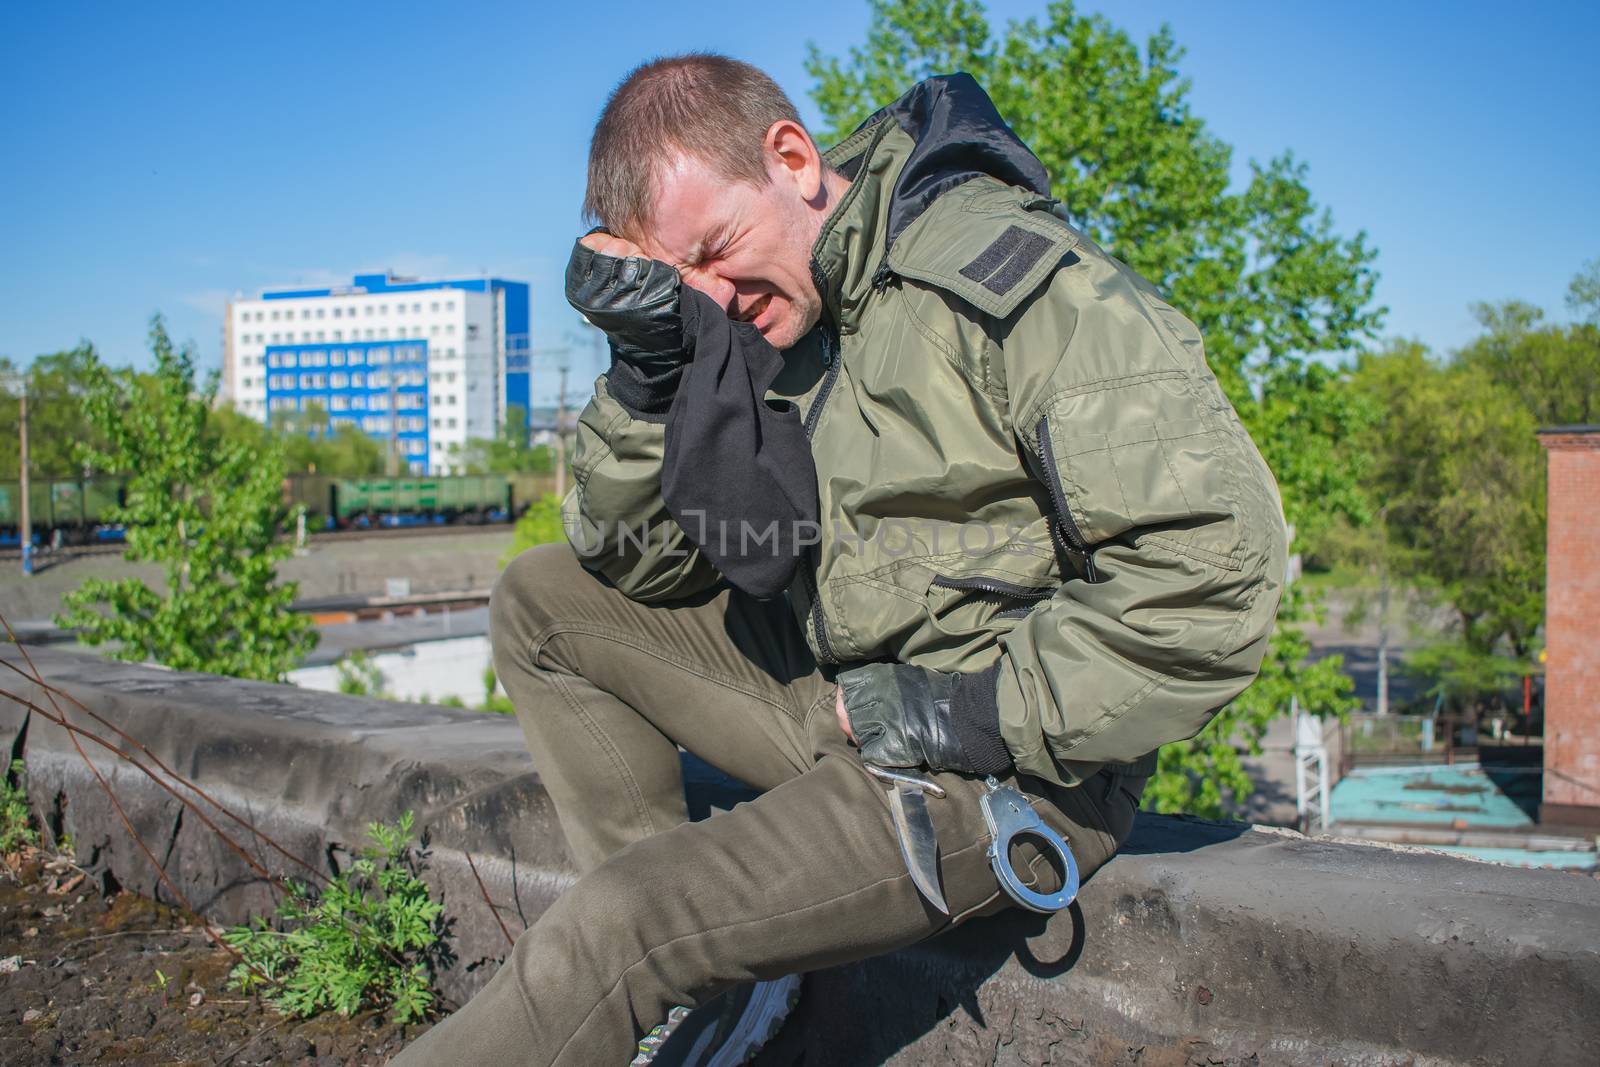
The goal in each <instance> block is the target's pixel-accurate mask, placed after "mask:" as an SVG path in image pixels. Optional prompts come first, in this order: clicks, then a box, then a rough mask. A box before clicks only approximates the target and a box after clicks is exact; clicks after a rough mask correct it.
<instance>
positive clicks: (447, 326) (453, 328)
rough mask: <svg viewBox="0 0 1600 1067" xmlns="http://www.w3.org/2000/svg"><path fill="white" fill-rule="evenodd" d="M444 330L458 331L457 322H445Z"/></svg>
mask: <svg viewBox="0 0 1600 1067" xmlns="http://www.w3.org/2000/svg"><path fill="white" fill-rule="evenodd" d="M444 332H445V333H455V332H456V324H455V323H453V322H447V323H445V327H444Z"/></svg>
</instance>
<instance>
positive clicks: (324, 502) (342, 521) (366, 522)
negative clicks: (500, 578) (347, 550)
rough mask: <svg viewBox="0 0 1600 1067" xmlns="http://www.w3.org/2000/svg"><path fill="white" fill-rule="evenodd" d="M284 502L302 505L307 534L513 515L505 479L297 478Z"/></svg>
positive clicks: (513, 499)
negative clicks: (288, 497) (315, 531)
mask: <svg viewBox="0 0 1600 1067" xmlns="http://www.w3.org/2000/svg"><path fill="white" fill-rule="evenodd" d="M290 499H291V500H292V501H293V502H294V503H298V504H303V505H304V506H305V509H306V513H307V517H308V520H309V524H310V525H311V527H312V528H313V529H318V528H321V529H367V528H370V527H374V526H427V525H443V524H446V523H458V522H459V523H473V524H475V523H486V522H509V521H510V520H511V518H512V517H513V516H514V515H516V514H517V511H518V501H517V500H516V497H515V492H514V490H513V487H512V483H511V479H510V478H509V477H507V476H506V475H504V474H457V475H448V476H439V477H432V478H429V477H416V476H414V475H413V476H407V477H403V478H330V477H326V476H323V475H302V476H297V477H294V478H291V479H290Z"/></svg>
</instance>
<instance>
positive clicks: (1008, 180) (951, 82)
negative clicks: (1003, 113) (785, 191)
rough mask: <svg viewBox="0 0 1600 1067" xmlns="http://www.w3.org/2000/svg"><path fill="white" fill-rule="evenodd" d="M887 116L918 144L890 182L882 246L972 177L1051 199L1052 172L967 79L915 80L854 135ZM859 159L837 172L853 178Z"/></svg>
mask: <svg viewBox="0 0 1600 1067" xmlns="http://www.w3.org/2000/svg"><path fill="white" fill-rule="evenodd" d="M886 119H887V120H892V121H893V122H894V123H895V124H896V125H897V126H899V127H900V129H901V130H903V131H904V132H905V133H906V135H907V136H909V137H910V138H911V140H912V141H913V142H915V147H913V148H912V149H911V152H910V154H909V155H908V156H907V157H906V160H905V163H904V165H903V166H902V167H901V168H900V173H899V176H898V177H897V178H896V180H895V185H894V191H893V193H892V196H891V199H890V202H889V211H888V228H887V231H886V232H885V234H884V242H883V247H884V248H885V249H888V248H889V247H890V246H892V245H893V244H894V242H895V239H896V238H898V237H899V236H900V235H901V234H902V233H904V232H905V229H906V227H908V226H910V225H911V224H912V223H913V222H915V221H916V219H917V216H919V215H921V214H922V213H923V212H924V211H926V210H927V209H928V205H930V204H932V203H933V202H934V201H935V200H937V199H938V198H939V197H940V196H942V195H943V194H944V193H947V192H949V191H950V190H951V189H953V188H955V187H956V186H958V185H960V184H962V183H963V182H967V181H970V180H971V179H973V178H977V177H982V176H988V177H991V178H995V179H998V180H999V181H1002V182H1004V183H1005V184H1007V185H1016V186H1021V187H1022V188H1024V189H1029V190H1031V191H1033V192H1035V193H1038V194H1039V195H1040V196H1049V195H1050V175H1049V173H1048V172H1046V170H1045V169H1044V164H1043V163H1040V162H1039V159H1038V157H1037V156H1035V155H1034V154H1033V153H1032V152H1031V151H1029V150H1028V146H1027V145H1025V144H1023V143H1022V141H1021V140H1020V139H1019V138H1018V137H1017V135H1016V134H1015V133H1013V132H1012V130H1011V127H1010V126H1007V125H1006V122H1005V120H1004V119H1002V118H1001V117H1000V112H999V111H997V110H995V106H994V102H993V101H991V100H990V99H989V94H988V93H985V92H984V91H983V89H982V87H981V86H979V85H978V83H977V81H976V80H975V79H974V78H973V77H972V75H970V74H965V73H956V74H940V75H936V76H934V77H931V78H927V79H925V80H923V81H920V82H918V83H917V84H916V85H914V86H912V88H911V90H910V91H909V92H907V93H906V94H905V95H904V96H902V97H901V98H900V99H898V100H896V101H895V102H894V103H892V104H890V105H889V106H888V107H885V108H883V109H882V110H880V111H878V112H877V113H875V114H874V115H873V116H872V117H871V118H869V119H867V121H866V122H864V123H862V124H861V126H860V128H859V129H858V130H857V131H856V133H857V134H859V133H861V132H862V131H863V130H866V129H869V128H871V127H873V126H875V125H877V124H878V123H879V122H882V121H884V120H886ZM854 137H855V134H852V135H851V138H854ZM847 140H848V139H847ZM864 157H865V154H864V153H863V154H858V155H856V156H855V157H854V158H853V159H850V160H848V161H847V162H846V163H845V164H844V165H843V166H841V167H840V171H841V173H843V174H844V176H845V177H847V178H850V179H851V180H852V181H853V180H854V179H855V177H856V172H857V171H858V170H859V168H860V166H861V162H862V160H863V159H864Z"/></svg>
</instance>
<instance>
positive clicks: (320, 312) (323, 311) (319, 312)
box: [317, 308, 327, 319]
mask: <svg viewBox="0 0 1600 1067" xmlns="http://www.w3.org/2000/svg"><path fill="white" fill-rule="evenodd" d="M326 314H327V308H318V309H317V318H319V319H320V318H322V317H323V316H324V315H326Z"/></svg>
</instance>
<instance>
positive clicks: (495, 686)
mask: <svg viewBox="0 0 1600 1067" xmlns="http://www.w3.org/2000/svg"><path fill="white" fill-rule="evenodd" d="M478 710H479V711H489V712H493V713H494V714H496V715H515V714H516V713H517V709H516V708H514V707H512V706H511V698H510V697H508V696H506V695H505V694H504V693H502V692H500V680H499V679H498V678H496V677H495V673H494V668H493V667H485V668H484V669H483V703H482V704H480V705H479V706H478Z"/></svg>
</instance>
